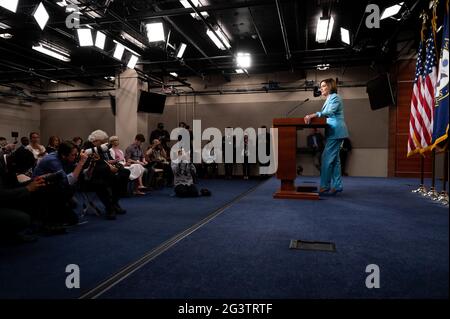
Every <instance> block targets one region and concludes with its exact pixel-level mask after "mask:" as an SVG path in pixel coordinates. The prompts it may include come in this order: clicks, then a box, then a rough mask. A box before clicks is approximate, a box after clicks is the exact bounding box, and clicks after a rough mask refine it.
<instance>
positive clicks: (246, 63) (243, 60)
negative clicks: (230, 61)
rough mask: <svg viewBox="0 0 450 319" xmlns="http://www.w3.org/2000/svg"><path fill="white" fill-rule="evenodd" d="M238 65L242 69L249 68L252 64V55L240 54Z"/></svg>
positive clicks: (238, 55)
mask: <svg viewBox="0 0 450 319" xmlns="http://www.w3.org/2000/svg"><path fill="white" fill-rule="evenodd" d="M236 63H237V66H238V67H240V68H241V69H247V68H249V67H250V65H251V63H252V58H251V56H250V53H243V52H239V53H238V54H237V56H236Z"/></svg>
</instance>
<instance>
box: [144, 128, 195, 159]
mask: <svg viewBox="0 0 450 319" xmlns="http://www.w3.org/2000/svg"><path fill="white" fill-rule="evenodd" d="M181 123H184V122H181ZM181 123H180V125H181ZM184 125H186V124H185V123H184ZM180 127H181V126H180ZM184 127H185V126H184ZM153 140H159V141H160V142H161V144H162V146H163V148H164V150H165V151H166V152H167V153H169V152H170V148H169V146H168V144H167V143H169V141H170V134H169V132H167V131H166V130H165V129H164V123H158V127H157V129H156V130H153V131H152V133H151V134H150V142H152V141H153Z"/></svg>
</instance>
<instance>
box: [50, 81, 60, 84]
mask: <svg viewBox="0 0 450 319" xmlns="http://www.w3.org/2000/svg"><path fill="white" fill-rule="evenodd" d="M50 82H52V83H55V84H56V83H58V81H56V80H50Z"/></svg>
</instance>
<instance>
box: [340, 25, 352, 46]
mask: <svg viewBox="0 0 450 319" xmlns="http://www.w3.org/2000/svg"><path fill="white" fill-rule="evenodd" d="M341 41H342V42H343V43H345V44H347V45H350V31H349V30H347V29H345V28H341Z"/></svg>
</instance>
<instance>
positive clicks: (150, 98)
mask: <svg viewBox="0 0 450 319" xmlns="http://www.w3.org/2000/svg"><path fill="white" fill-rule="evenodd" d="M165 104H166V96H165V95H164V94H158V93H153V92H146V91H141V96H140V98H139V104H138V112H144V113H159V114H162V113H163V112H164V105H165Z"/></svg>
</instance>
